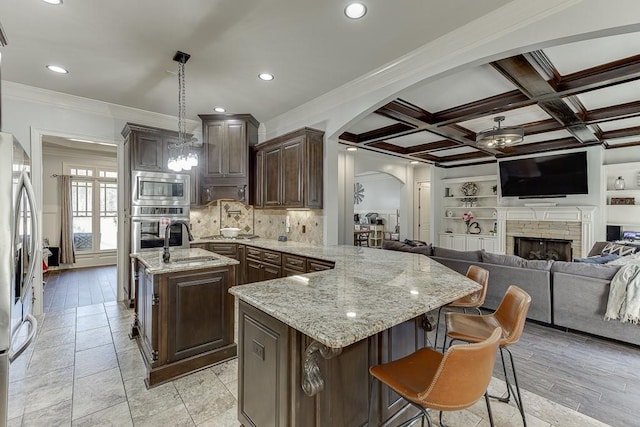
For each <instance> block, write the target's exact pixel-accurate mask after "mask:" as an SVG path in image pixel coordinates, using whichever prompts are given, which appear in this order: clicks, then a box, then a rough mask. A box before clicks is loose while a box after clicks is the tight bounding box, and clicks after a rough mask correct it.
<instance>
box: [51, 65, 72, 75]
mask: <svg viewBox="0 0 640 427" xmlns="http://www.w3.org/2000/svg"><path fill="white" fill-rule="evenodd" d="M47 70H49V71H53V72H54V73H58V74H68V73H69V71H67V70H66V69H64V68H62V67H59V66H57V65H47Z"/></svg>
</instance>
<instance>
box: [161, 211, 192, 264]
mask: <svg viewBox="0 0 640 427" xmlns="http://www.w3.org/2000/svg"><path fill="white" fill-rule="evenodd" d="M173 224H181V225H184V227H185V228H186V229H187V235H188V236H189V241H190V242H191V241H192V240H193V234H191V230H190V229H189V223H188V222H187V221H185V220H183V219H176V220H174V221H171V222H170V223H169V225H167V228H166V230H164V247H163V249H162V262H164V263H165V264H168V263H169V261H170V260H171V255H170V254H169V235H170V234H171V226H172V225H173Z"/></svg>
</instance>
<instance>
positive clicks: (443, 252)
mask: <svg viewBox="0 0 640 427" xmlns="http://www.w3.org/2000/svg"><path fill="white" fill-rule="evenodd" d="M433 256H436V257H442V258H451V259H458V260H461V261H471V262H482V252H481V251H456V250H454V249H447V248H440V247H437V246H434V247H433Z"/></svg>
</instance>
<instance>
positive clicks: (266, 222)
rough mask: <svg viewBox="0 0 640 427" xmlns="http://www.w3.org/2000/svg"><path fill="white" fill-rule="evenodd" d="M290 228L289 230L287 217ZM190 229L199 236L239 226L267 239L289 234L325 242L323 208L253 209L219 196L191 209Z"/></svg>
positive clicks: (291, 237)
mask: <svg viewBox="0 0 640 427" xmlns="http://www.w3.org/2000/svg"><path fill="white" fill-rule="evenodd" d="M287 216H288V217H289V221H290V224H291V228H290V230H289V232H288V233H287V232H286V229H285V224H286V218H287ZM190 217H191V218H190V219H191V231H192V233H193V235H194V236H195V237H196V238H201V237H207V236H214V235H219V234H220V228H224V227H237V228H239V229H240V230H241V231H240V233H242V234H256V235H258V236H260V237H264V238H267V239H277V238H278V237H279V236H287V239H288V240H291V241H294V242H302V243H311V244H314V245H322V244H323V225H324V224H323V222H324V216H323V215H322V210H300V211H296V210H294V211H288V210H284V209H281V210H271V209H254V208H253V206H251V205H245V204H244V203H241V202H236V201H231V200H218V201H217V202H216V203H212V204H210V205H209V206H207V207H206V208H203V209H191V215H190Z"/></svg>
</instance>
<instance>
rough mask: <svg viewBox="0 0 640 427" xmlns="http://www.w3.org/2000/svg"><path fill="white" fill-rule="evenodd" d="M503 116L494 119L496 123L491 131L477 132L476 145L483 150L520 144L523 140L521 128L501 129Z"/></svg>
mask: <svg viewBox="0 0 640 427" xmlns="http://www.w3.org/2000/svg"><path fill="white" fill-rule="evenodd" d="M503 120H504V116H497V117H494V119H493V121H494V122H496V123H497V125H496V126H494V127H493V128H492V129H488V130H485V131H482V132H478V134H477V135H476V144H477V145H478V146H480V147H485V148H503V147H510V146H512V145H516V144H519V143H521V142H522V141H523V140H524V129H523V128H521V127H504V128H503V127H501V126H500V123H501V122H502V121H503Z"/></svg>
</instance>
